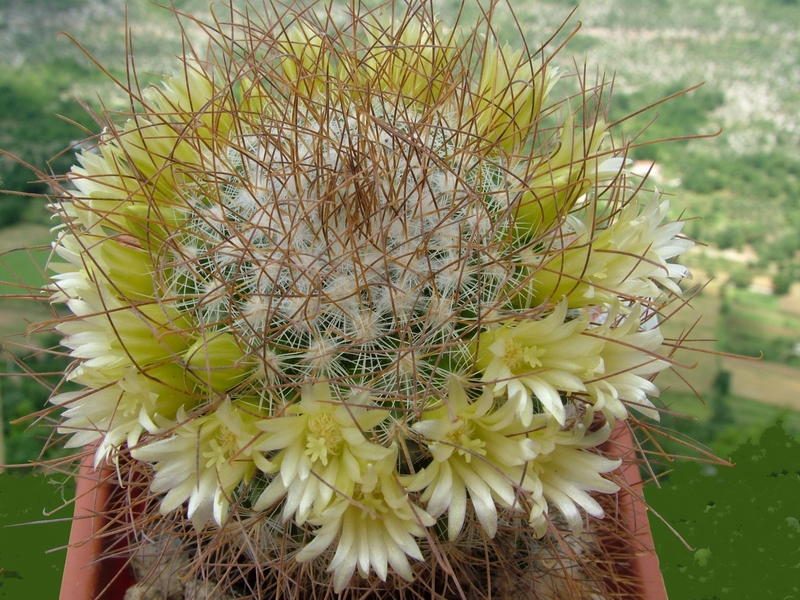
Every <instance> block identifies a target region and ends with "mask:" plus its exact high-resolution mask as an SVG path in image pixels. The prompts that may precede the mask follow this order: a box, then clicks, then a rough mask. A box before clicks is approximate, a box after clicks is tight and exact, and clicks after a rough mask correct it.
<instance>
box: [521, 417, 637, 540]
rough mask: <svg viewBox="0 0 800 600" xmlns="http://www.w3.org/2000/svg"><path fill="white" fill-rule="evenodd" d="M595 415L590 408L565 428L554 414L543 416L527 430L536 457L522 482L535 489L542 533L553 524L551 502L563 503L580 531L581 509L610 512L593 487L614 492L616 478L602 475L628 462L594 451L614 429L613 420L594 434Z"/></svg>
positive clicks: (536, 521) (534, 511) (533, 517)
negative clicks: (547, 516)
mask: <svg viewBox="0 0 800 600" xmlns="http://www.w3.org/2000/svg"><path fill="white" fill-rule="evenodd" d="M592 416H593V413H592V412H591V411H588V412H586V413H585V414H584V416H583V417H582V418H581V419H580V420H578V421H577V422H576V423H575V424H574V425H573V426H572V427H571V428H570V429H567V430H561V428H560V427H559V426H558V424H557V423H556V422H555V421H553V419H551V418H548V417H547V416H546V415H537V419H536V422H535V423H534V426H533V427H532V428H531V429H530V430H529V431H528V432H527V433H526V434H525V437H526V440H527V441H526V448H527V450H528V457H530V458H529V462H528V468H527V471H526V477H525V480H524V482H523V484H522V485H523V487H524V488H525V489H526V491H527V492H528V494H530V504H531V507H532V508H531V513H530V524H531V527H532V528H533V530H534V532H535V533H536V535H537V536H538V537H541V536H543V535H544V534H545V533H546V531H547V528H548V522H547V518H546V515H547V514H548V513H549V510H548V502H549V503H552V504H554V505H555V506H556V507H557V508H558V510H559V511H560V512H561V514H562V515H564V518H565V519H566V521H567V524H568V525H569V526H570V528H571V529H572V531H573V533H574V534H575V535H577V534H579V533H580V531H581V528H582V526H583V519H582V516H581V512H580V509H583V510H584V511H586V512H587V513H588V514H590V515H591V516H593V517H596V518H602V517H603V516H604V511H603V509H602V507H601V506H600V505H599V504H598V503H597V501H596V500H595V499H594V498H592V497H591V496H590V495H589V492H602V493H605V494H613V493H615V492H617V491H618V490H619V486H618V485H617V484H616V483H614V482H612V481H609V480H607V479H605V478H603V477H602V476H601V475H602V474H603V473H609V472H611V471H613V470H614V469H616V468H617V467H619V465H620V464H621V462H622V461H621V460H619V459H617V460H610V459H607V458H604V457H602V456H600V455H598V454H595V453H593V452H589V451H588V450H589V449H591V448H596V447H597V446H599V445H600V444H602V443H603V442H605V441H606V440H607V439H608V437H609V435H610V434H611V428H610V427H609V426H608V425H607V424H606V425H605V426H603V427H602V428H601V429H599V430H597V431H595V432H593V433H588V430H589V425H590V424H591V422H592ZM571 417H574V413H573V414H572V415H571Z"/></svg>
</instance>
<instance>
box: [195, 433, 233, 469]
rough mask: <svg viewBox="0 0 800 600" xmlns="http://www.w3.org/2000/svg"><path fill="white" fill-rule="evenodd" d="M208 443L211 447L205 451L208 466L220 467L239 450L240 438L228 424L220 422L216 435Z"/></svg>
mask: <svg viewBox="0 0 800 600" xmlns="http://www.w3.org/2000/svg"><path fill="white" fill-rule="evenodd" d="M208 445H209V449H208V450H206V451H205V452H203V458H206V459H208V461H207V462H206V468H208V469H210V468H212V467H215V468H217V469H219V468H220V467H221V466H222V465H224V464H225V463H226V462H227V461H228V459H229V458H230V457H231V456H233V455H234V454H235V453H236V452H237V451H238V450H239V439H238V438H237V437H236V434H235V433H234V432H233V431H231V430H230V429H229V428H228V427H227V426H226V425H224V424H220V426H219V428H218V429H217V434H216V436H214V438H212V439H211V441H210V442H209V443H208Z"/></svg>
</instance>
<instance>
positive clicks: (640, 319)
mask: <svg viewBox="0 0 800 600" xmlns="http://www.w3.org/2000/svg"><path fill="white" fill-rule="evenodd" d="M644 319H645V315H644V314H643V311H642V306H641V305H640V304H636V305H634V306H633V307H631V308H630V309H629V312H628V314H623V313H621V311H620V310H619V307H617V308H616V309H614V310H612V311H611V312H610V313H608V315H607V316H606V318H605V321H604V323H603V324H602V326H600V327H598V328H594V329H592V330H591V334H592V335H596V336H598V338H602V339H604V340H605V343H604V344H603V349H602V351H601V352H600V356H601V357H602V358H603V364H604V372H603V374H602V375H600V376H599V377H598V378H597V379H595V380H592V381H587V382H586V389H587V391H588V392H589V395H590V397H591V398H592V400H593V401H594V406H595V409H596V410H602V411H603V413H604V414H605V416H606V418H607V419H608V420H609V422H611V423H613V422H614V419H615V418H616V419H625V418H626V417H627V416H628V411H627V408H628V407H630V408H633V409H634V410H636V411H638V412H640V413H641V414H643V415H645V416H647V417H650V418H651V419H654V420H656V421H658V420H659V418H660V417H659V413H658V411H657V410H655V406H654V405H653V403H652V401H651V400H650V399H649V398H648V396H653V397H657V396H658V395H659V389H658V386H656V385H655V384H654V383H653V382H652V381H650V379H648V378H647V376H649V375H653V374H655V373H658V372H660V371H663V370H664V369H666V368H668V367H669V362H667V361H665V360H662V359H661V358H659V356H658V355H657V354H656V352H657V351H658V350H659V349H660V348H661V345H662V343H663V342H664V336H663V335H662V334H661V331H660V330H659V328H658V327H657V322H655V323H653V325H656V326H650V327H649V328H646V326H647V322H645V321H644ZM647 319H648V320H649V322H651V323H652V322H653V321H654V320H655V319H656V317H655V315H651V316H649V317H647Z"/></svg>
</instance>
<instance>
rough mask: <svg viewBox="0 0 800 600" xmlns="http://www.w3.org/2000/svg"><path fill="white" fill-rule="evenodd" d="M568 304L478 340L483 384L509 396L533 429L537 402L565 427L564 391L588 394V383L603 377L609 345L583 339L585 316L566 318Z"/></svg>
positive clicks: (479, 365)
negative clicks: (602, 355)
mask: <svg viewBox="0 0 800 600" xmlns="http://www.w3.org/2000/svg"><path fill="white" fill-rule="evenodd" d="M566 316H567V302H566V301H565V300H562V301H561V302H560V303H559V304H558V305H556V307H555V308H554V309H553V311H552V312H551V313H550V314H549V315H548V316H546V317H544V318H542V319H539V320H525V321H520V322H509V323H506V324H504V325H501V326H500V327H496V328H492V329H489V330H488V331H486V332H484V333H482V334H481V335H480V336H479V338H478V341H477V347H476V357H475V358H476V367H477V369H478V370H479V371H481V372H483V376H482V378H481V381H483V382H484V383H489V384H492V385H493V386H494V387H493V390H494V392H495V394H497V393H501V392H505V394H506V396H507V400H506V401H507V402H508V403H510V404H512V405H514V406H515V407H516V412H517V415H518V417H519V419H520V422H521V423H522V424H523V425H525V426H527V425H529V424H530V423H531V420H532V419H533V415H534V406H533V398H534V397H535V398H536V399H537V400H538V401H539V402H541V405H542V407H543V408H544V410H545V411H547V412H548V413H549V414H551V415H553V417H554V418H555V419H556V421H558V423H559V424H561V425H564V423H565V420H564V419H565V414H566V413H565V410H564V405H563V403H562V401H561V394H562V393H569V392H583V391H585V390H586V386H585V385H584V383H583V382H584V381H585V380H588V379H593V378H594V376H595V375H596V374H597V373H602V370H603V361H602V359H601V358H600V350H601V348H602V346H603V342H602V341H600V340H598V339H595V338H592V337H588V336H585V335H582V334H583V332H584V330H585V329H586V328H587V326H588V325H589V322H588V321H587V320H585V318H575V319H572V320H565V318H566Z"/></svg>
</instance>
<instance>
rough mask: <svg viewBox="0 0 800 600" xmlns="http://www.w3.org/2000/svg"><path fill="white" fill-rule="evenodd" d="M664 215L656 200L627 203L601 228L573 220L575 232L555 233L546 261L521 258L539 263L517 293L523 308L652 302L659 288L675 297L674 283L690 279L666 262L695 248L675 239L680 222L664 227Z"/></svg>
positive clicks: (663, 207) (662, 203)
mask: <svg viewBox="0 0 800 600" xmlns="http://www.w3.org/2000/svg"><path fill="white" fill-rule="evenodd" d="M668 210H669V201H667V200H664V201H661V200H660V199H659V198H658V195H656V197H654V198H653V199H652V200H651V201H650V202H648V203H647V205H645V206H644V207H641V206H640V203H639V200H638V197H636V198H634V199H632V200H631V201H630V202H629V203H628V204H627V205H625V207H624V208H622V209H621V210H620V211H619V212H618V213H616V214H615V215H614V216H613V217H612V218H611V219H610V220H609V221H608V222H607V223H606V224H604V226H603V227H601V228H595V227H594V226H592V225H591V224H590V225H589V226H587V225H586V224H584V223H582V222H580V221H579V220H577V219H572V220H571V221H570V225H571V227H572V228H573V229H574V233H573V234H570V233H565V232H563V231H557V232H556V233H555V234H554V240H553V251H552V253H551V254H550V256H545V257H544V258H542V257H541V256H539V257H536V258H534V257H532V256H530V255H529V256H527V257H525V258H524V259H523V260H529V261H531V263H533V262H535V261H537V262H538V261H540V264H531V268H532V275H531V277H532V279H531V281H530V283H529V284H527V287H526V288H525V289H524V290H522V291H521V296H522V297H524V301H525V303H527V304H528V305H530V306H536V305H538V304H539V303H540V302H543V301H544V300H545V299H548V298H561V297H562V296H566V298H567V300H568V303H569V307H570V308H577V307H584V306H591V305H603V304H613V303H614V302H616V301H617V299H619V298H622V299H630V300H635V299H637V298H651V299H655V298H658V297H659V296H661V294H662V290H664V289H665V290H668V291H669V292H671V293H673V294H678V295H680V293H681V291H680V288H679V287H678V284H677V282H679V281H680V280H681V279H684V278H688V277H689V276H690V275H689V272H688V270H687V269H686V267H683V266H681V265H679V264H675V263H673V262H670V261H671V260H672V259H673V258H675V257H676V256H678V255H680V254H684V253H686V252H688V251H689V250H690V249H691V248H692V246H693V245H694V243H693V242H691V241H690V240H687V239H683V238H681V237H679V236H680V232H681V229H682V228H683V222H681V221H678V222H675V223H663V221H664V219H665V217H666V215H667V211H668ZM592 218H593V217H592ZM562 246H563V247H562Z"/></svg>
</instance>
